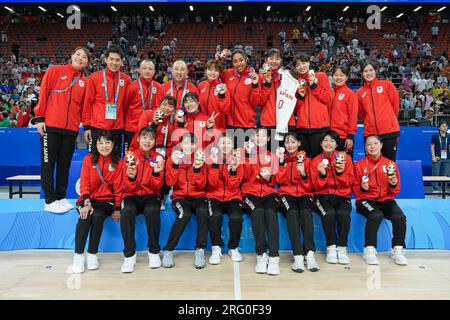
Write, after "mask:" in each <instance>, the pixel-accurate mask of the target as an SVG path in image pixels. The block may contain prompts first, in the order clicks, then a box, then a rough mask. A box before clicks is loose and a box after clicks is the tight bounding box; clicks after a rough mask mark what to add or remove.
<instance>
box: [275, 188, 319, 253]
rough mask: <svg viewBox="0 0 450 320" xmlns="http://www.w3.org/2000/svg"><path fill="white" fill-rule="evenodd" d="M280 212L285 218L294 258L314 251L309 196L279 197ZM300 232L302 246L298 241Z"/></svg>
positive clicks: (311, 209)
mask: <svg viewBox="0 0 450 320" xmlns="http://www.w3.org/2000/svg"><path fill="white" fill-rule="evenodd" d="M280 199H281V212H282V213H283V215H284V216H285V217H286V222H287V227H288V232H289V238H290V240H291V245H292V252H293V254H294V256H299V255H305V254H307V253H308V252H309V251H316V247H315V245H314V222H313V217H312V211H313V199H312V198H311V197H309V196H303V197H291V196H287V195H281V196H280ZM300 230H301V233H302V235H303V244H302V242H301V240H300Z"/></svg>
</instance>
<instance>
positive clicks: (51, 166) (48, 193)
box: [41, 132, 77, 204]
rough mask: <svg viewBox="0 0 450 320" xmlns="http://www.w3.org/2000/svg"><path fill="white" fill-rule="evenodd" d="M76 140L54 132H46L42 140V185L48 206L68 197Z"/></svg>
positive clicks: (74, 137)
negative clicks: (70, 170)
mask: <svg viewBox="0 0 450 320" xmlns="http://www.w3.org/2000/svg"><path fill="white" fill-rule="evenodd" d="M76 140H77V136H72V135H65V134H61V133H54V132H46V133H45V134H44V136H43V137H42V138H41V183H42V189H43V190H44V195H45V203H47V204H50V203H52V202H53V201H56V200H60V199H64V198H65V197H66V190H67V185H68V183H69V169H70V164H71V163H72V156H73V152H74V150H75V141H76ZM55 166H56V186H55V179H54V178H53V176H54V172H55Z"/></svg>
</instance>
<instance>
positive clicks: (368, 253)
mask: <svg viewBox="0 0 450 320" xmlns="http://www.w3.org/2000/svg"><path fill="white" fill-rule="evenodd" d="M362 256H363V258H364V260H366V262H367V264H370V265H377V264H379V263H380V262H379V261H378V258H377V250H376V249H375V247H372V246H367V247H365V248H364V252H363V255H362Z"/></svg>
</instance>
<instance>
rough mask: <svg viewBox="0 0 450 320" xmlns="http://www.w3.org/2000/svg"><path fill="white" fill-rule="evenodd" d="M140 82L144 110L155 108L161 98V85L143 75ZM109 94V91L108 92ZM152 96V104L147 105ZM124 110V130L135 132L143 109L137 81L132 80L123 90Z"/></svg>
mask: <svg viewBox="0 0 450 320" xmlns="http://www.w3.org/2000/svg"><path fill="white" fill-rule="evenodd" d="M140 79H141V84H142V91H143V93H144V95H143V96H144V103H145V110H149V109H154V108H157V107H158V106H159V105H160V103H161V99H162V98H163V95H162V93H163V92H162V89H161V85H160V84H159V83H158V82H156V81H154V80H152V81H147V80H145V79H144V78H143V77H140ZM108 94H109V92H108ZM151 96H152V99H151V100H152V105H151V106H149V103H150V97H151ZM124 110H125V111H126V112H125V130H126V131H129V132H136V131H137V129H138V123H139V118H140V117H141V115H142V112H143V111H144V110H143V108H142V98H141V91H140V87H139V82H138V81H137V80H135V81H133V82H132V83H131V84H130V85H129V86H128V87H127V90H126V92H125V99H124Z"/></svg>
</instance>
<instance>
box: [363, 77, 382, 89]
mask: <svg viewBox="0 0 450 320" xmlns="http://www.w3.org/2000/svg"><path fill="white" fill-rule="evenodd" d="M379 83H380V80H378V78H374V79H373V80H372V81H370V82H367V81H364V87H366V88H372V87H375V86H377V85H378V84H379Z"/></svg>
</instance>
